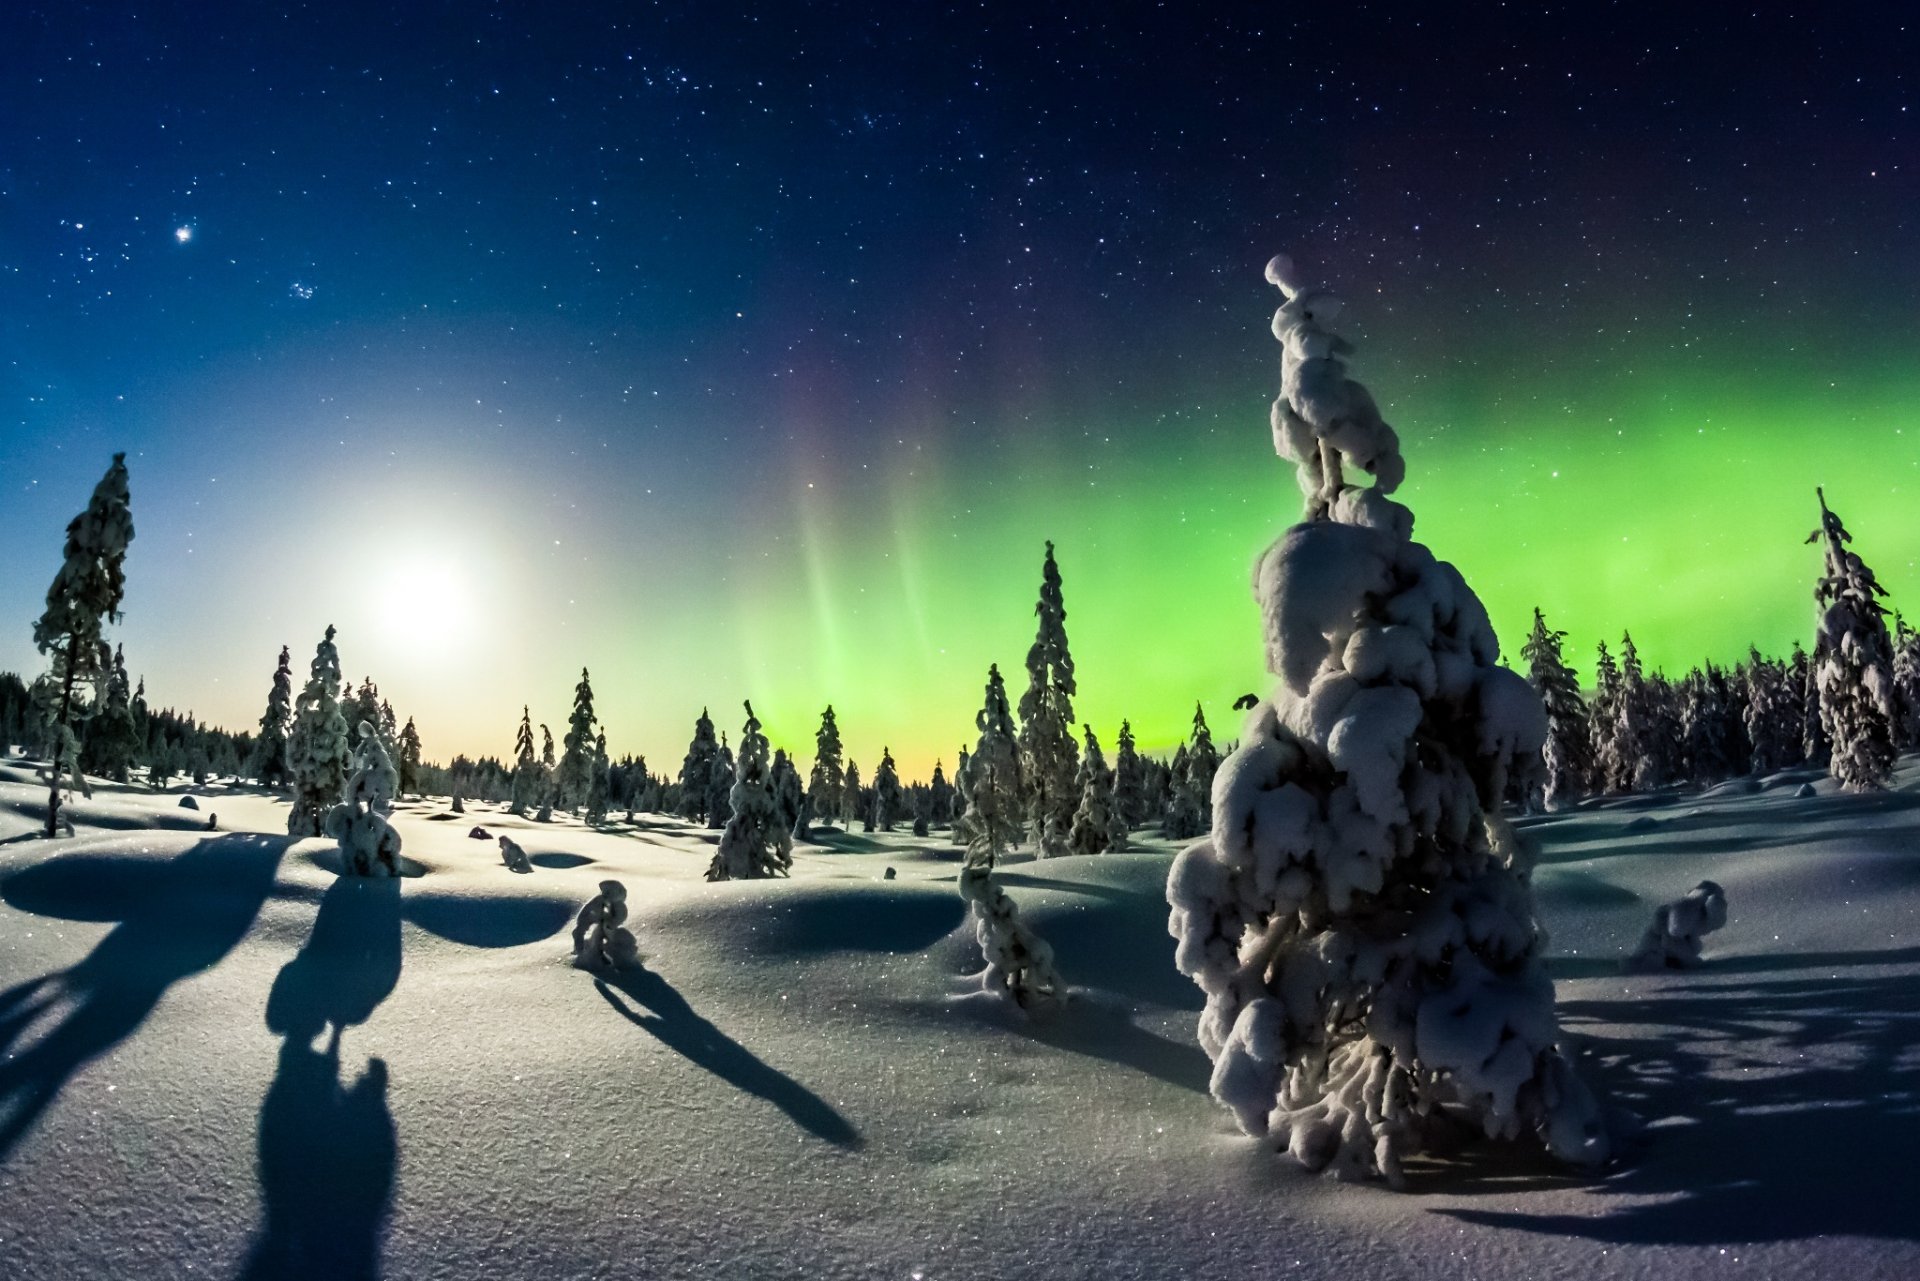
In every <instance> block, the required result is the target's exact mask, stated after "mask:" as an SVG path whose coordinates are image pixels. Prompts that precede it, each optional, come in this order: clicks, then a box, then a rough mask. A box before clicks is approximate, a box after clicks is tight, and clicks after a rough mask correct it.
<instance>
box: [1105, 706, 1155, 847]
mask: <svg viewBox="0 0 1920 1281" xmlns="http://www.w3.org/2000/svg"><path fill="white" fill-rule="evenodd" d="M1113 808H1114V813H1115V814H1116V816H1118V818H1119V819H1120V821H1121V822H1122V823H1123V824H1125V826H1126V828H1127V830H1128V831H1131V830H1133V829H1134V828H1136V827H1139V826H1140V825H1141V824H1143V823H1145V822H1146V821H1147V818H1148V816H1149V815H1150V813H1151V812H1152V811H1151V808H1150V802H1149V801H1148V799H1147V774H1146V770H1145V768H1144V763H1143V762H1142V761H1141V759H1140V753H1139V752H1138V751H1137V750H1136V749H1135V748H1134V745H1133V726H1132V724H1131V723H1129V722H1127V721H1121V722H1120V738H1119V746H1118V748H1117V749H1116V750H1115V752H1114V754H1113Z"/></svg>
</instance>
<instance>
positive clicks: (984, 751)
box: [964, 663, 1025, 869]
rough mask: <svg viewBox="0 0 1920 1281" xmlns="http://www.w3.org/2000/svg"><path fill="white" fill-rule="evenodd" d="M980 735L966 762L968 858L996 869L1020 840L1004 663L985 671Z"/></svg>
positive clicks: (1015, 746)
mask: <svg viewBox="0 0 1920 1281" xmlns="http://www.w3.org/2000/svg"><path fill="white" fill-rule="evenodd" d="M973 723H974V727H975V728H976V729H978V730H979V731H980V737H979V740H978V741H977V742H975V744H974V748H973V755H972V756H971V757H970V758H969V759H968V762H967V813H966V818H965V820H964V822H965V823H966V827H967V849H968V855H967V861H968V862H969V863H979V864H982V865H984V866H985V867H987V868H989V869H990V868H992V867H993V865H994V864H995V863H996V862H998V861H999V858H1000V855H1001V854H1002V853H1003V852H1004V851H1006V850H1008V849H1011V848H1012V847H1013V846H1015V845H1018V844H1019V843H1020V834H1021V830H1022V826H1023V825H1022V823H1021V818H1020V801H1021V797H1022V796H1023V795H1024V794H1025V789H1024V788H1023V787H1022V785H1021V782H1020V747H1019V743H1018V741H1017V739H1016V738H1015V736H1014V728H1013V714H1012V711H1011V709H1010V708H1009V707H1008V706H1007V686H1006V682H1005V681H1003V680H1002V679H1001V677H1000V665H999V664H998V663H995V664H993V665H992V666H991V667H989V668H988V669H987V691H986V698H985V701H984V702H983V703H982V704H981V707H980V710H979V711H978V712H977V713H975V714H974V718H973Z"/></svg>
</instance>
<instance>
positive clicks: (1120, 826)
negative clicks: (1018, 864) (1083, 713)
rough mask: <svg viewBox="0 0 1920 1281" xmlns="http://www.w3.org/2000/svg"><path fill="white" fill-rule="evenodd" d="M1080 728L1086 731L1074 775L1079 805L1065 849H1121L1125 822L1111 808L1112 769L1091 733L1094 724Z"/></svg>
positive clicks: (1089, 851)
mask: <svg viewBox="0 0 1920 1281" xmlns="http://www.w3.org/2000/svg"><path fill="white" fill-rule="evenodd" d="M1081 729H1082V730H1083V731H1085V733H1086V744H1085V746H1084V747H1083V748H1082V750H1081V752H1080V772H1079V774H1078V776H1077V778H1076V781H1077V782H1078V783H1079V785H1080V804H1079V806H1078V807H1077V808H1076V809H1075V810H1074V812H1073V828H1072V830H1071V831H1069V832H1068V833H1067V848H1068V849H1070V850H1071V851H1072V852H1073V853H1075V854H1104V853H1106V852H1107V851H1108V850H1110V849H1124V848H1125V847H1126V843H1127V825H1126V824H1125V823H1122V822H1121V821H1120V815H1119V812H1118V811H1117V810H1115V808H1114V803H1113V771H1112V770H1110V769H1108V768H1107V758H1106V756H1105V754H1104V753H1102V752H1101V750H1100V740H1099V739H1097V738H1095V737H1094V735H1093V726H1091V725H1083V726H1081ZM1116 835H1117V836H1118V838H1119V839H1118V841H1117V842H1116V841H1115V837H1116Z"/></svg>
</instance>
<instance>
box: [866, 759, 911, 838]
mask: <svg viewBox="0 0 1920 1281" xmlns="http://www.w3.org/2000/svg"><path fill="white" fill-rule="evenodd" d="M906 800H907V794H906V791H905V789H903V788H902V787H901V786H900V771H899V770H898V769H897V768H896V767H895V766H894V763H893V749H892V748H890V747H882V748H881V749H880V768H878V769H876V770H875V771H874V772H873V825H874V826H875V827H877V828H879V829H880V830H881V831H883V832H891V831H892V830H893V828H894V824H896V823H898V822H899V821H900V820H901V819H902V818H903V817H904V816H905V810H906Z"/></svg>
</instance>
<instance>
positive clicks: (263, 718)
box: [252, 645, 293, 787]
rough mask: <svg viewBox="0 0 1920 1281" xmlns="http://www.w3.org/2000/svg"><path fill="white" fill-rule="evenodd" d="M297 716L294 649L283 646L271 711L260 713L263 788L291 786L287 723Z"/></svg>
mask: <svg viewBox="0 0 1920 1281" xmlns="http://www.w3.org/2000/svg"><path fill="white" fill-rule="evenodd" d="M292 716H293V651H292V650H290V649H288V648H287V647H286V646H285V645H282V646H281V647H280V662H279V664H278V666H276V667H275V668H274V669H273V688H272V689H270V690H268V691H267V710H266V711H264V712H262V713H261V714H260V732H259V733H258V734H256V735H255V736H254V740H253V761H252V767H253V768H252V772H253V776H254V777H255V778H256V779H258V780H260V785H261V786H262V787H285V786H286V785H287V722H288V721H289V720H290V719H291V718H292Z"/></svg>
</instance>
